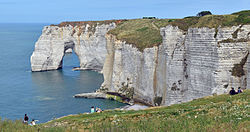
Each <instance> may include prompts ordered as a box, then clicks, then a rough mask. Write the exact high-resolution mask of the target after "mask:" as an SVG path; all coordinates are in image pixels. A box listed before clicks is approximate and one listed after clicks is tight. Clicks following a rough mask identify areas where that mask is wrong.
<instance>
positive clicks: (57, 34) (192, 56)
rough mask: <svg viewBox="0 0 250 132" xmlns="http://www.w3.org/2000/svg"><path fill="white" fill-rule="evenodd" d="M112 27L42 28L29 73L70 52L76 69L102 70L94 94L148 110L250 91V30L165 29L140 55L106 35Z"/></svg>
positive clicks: (54, 64)
mask: <svg viewBox="0 0 250 132" xmlns="http://www.w3.org/2000/svg"><path fill="white" fill-rule="evenodd" d="M115 27H116V25H115V24H114V23H110V24H102V25H97V26H95V27H91V25H88V24H86V25H84V26H75V27H73V26H71V25H68V26H63V27H59V26H47V27H45V28H44V30H43V34H42V35H41V37H40V38H39V40H38V42H37V43H36V45H35V51H34V52H33V54H32V56H31V67H32V71H45V70H53V69H58V68H60V67H62V59H63V56H64V54H65V52H66V51H67V50H68V49H73V50H74V51H75V53H76V54H77V55H78V57H79V60H80V68H81V69H94V70H98V71H101V70H102V71H103V75H104V82H103V84H102V86H101V88H100V90H99V91H102V92H115V93H119V94H121V95H123V96H126V97H128V98H131V99H133V100H135V101H138V102H142V103H145V104H149V105H171V104H176V103H181V102H186V101H190V100H192V99H196V98H200V97H204V96H208V95H212V94H222V93H227V92H228V91H229V90H230V89H231V87H234V88H238V87H241V88H242V89H245V88H250V57H249V50H250V41H249V39H250V25H243V26H242V25H239V26H233V27H228V28H217V29H214V28H212V29H210V28H190V29H189V30H188V31H187V32H184V31H182V30H180V29H179V28H178V27H173V26H167V27H164V28H161V35H162V38H163V42H162V44H161V45H159V46H154V47H152V48H146V49H144V50H143V52H141V51H139V50H138V49H137V48H136V47H133V46H132V44H128V43H126V42H124V41H120V40H117V39H116V36H113V35H111V34H107V32H108V31H109V30H111V29H113V28H115ZM90 29H92V30H90ZM93 29H94V31H93ZM104 61H105V62H104Z"/></svg>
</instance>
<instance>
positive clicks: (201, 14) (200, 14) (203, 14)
mask: <svg viewBox="0 0 250 132" xmlns="http://www.w3.org/2000/svg"><path fill="white" fill-rule="evenodd" d="M206 15H212V13H211V12H210V11H201V12H199V13H198V14H197V16H198V17H201V16H206Z"/></svg>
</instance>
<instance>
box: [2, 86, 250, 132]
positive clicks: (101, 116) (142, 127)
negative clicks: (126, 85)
mask: <svg viewBox="0 0 250 132" xmlns="http://www.w3.org/2000/svg"><path fill="white" fill-rule="evenodd" d="M249 114H250V90H246V91H244V93H242V94H238V95H234V96H230V95H220V96H213V97H205V98H202V99H197V100H194V101H191V102H187V103H183V104H176V105H172V106H169V107H156V108H151V109H147V110H141V111H120V110H109V111H104V112H102V113H94V114H78V115H74V116H67V117H63V118H61V119H57V120H53V121H51V122H49V123H46V124H41V125H37V126H35V127H29V126H26V125H22V123H20V121H16V122H14V123H12V122H10V121H2V122H0V130H4V131H16V129H17V130H18V131H34V130H37V129H40V130H41V131H86V130H87V131H101V130H106V131H227V132H230V131H235V130H239V131H250V125H249V124H250V118H249ZM55 124H57V127H55ZM58 124H60V125H59V126H58ZM44 126H46V128H44Z"/></svg>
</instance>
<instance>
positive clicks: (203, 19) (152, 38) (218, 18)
mask: <svg viewBox="0 0 250 132" xmlns="http://www.w3.org/2000/svg"><path fill="white" fill-rule="evenodd" d="M242 24H250V10H246V11H241V12H237V13H233V14H231V15H204V16H190V17H185V18H183V19H133V20H128V21H122V22H121V23H119V24H118V26H117V27H116V28H115V29H113V30H110V31H109V34H112V35H114V36H116V37H117V39H118V40H122V41H126V43H128V44H132V45H134V46H135V47H137V48H138V49H139V50H140V51H143V49H145V48H149V47H152V46H157V45H159V44H161V43H162V37H161V35H160V28H161V27H166V26H167V25H172V26H178V28H179V29H181V30H183V31H184V32H186V31H187V30H188V29H189V28H195V27H199V28H201V27H208V28H215V29H216V31H217V28H218V27H219V26H220V27H231V26H236V25H242ZM215 36H216V35H215Z"/></svg>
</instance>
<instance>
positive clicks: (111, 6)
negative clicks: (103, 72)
mask: <svg viewBox="0 0 250 132" xmlns="http://www.w3.org/2000/svg"><path fill="white" fill-rule="evenodd" d="M203 10H209V11H211V12H212V13H213V14H230V13H232V12H236V11H240V10H250V0H171V1H170V0H0V23H9V22H11V23H55V24H56V23H60V22H62V21H80V20H84V21H86V20H108V19H125V18H126V19H131V18H141V17H143V16H155V17H158V18H183V17H186V16H191V15H196V14H197V13H198V12H199V11H203Z"/></svg>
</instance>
